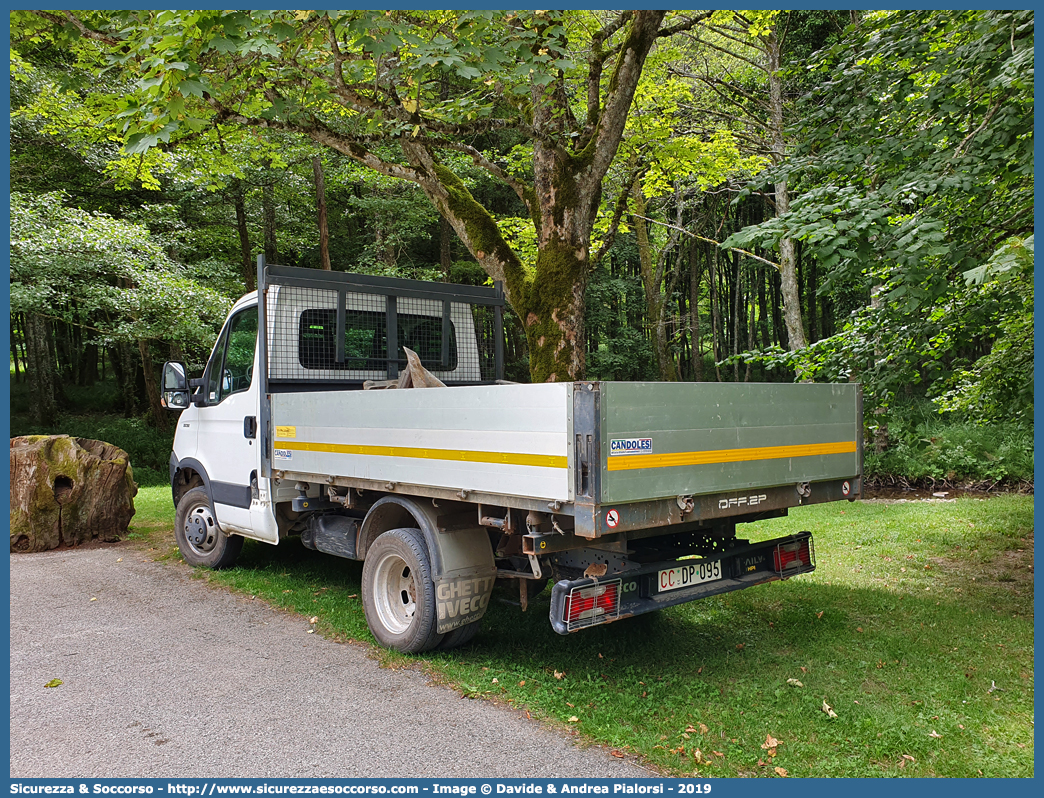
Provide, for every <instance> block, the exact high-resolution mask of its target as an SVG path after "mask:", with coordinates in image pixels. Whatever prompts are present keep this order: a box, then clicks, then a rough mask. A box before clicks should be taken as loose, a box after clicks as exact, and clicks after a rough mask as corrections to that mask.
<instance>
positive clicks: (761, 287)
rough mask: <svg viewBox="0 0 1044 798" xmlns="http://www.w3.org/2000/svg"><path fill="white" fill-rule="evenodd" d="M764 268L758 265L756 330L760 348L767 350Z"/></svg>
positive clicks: (767, 334) (767, 331)
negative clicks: (758, 332) (759, 333)
mask: <svg viewBox="0 0 1044 798" xmlns="http://www.w3.org/2000/svg"><path fill="white" fill-rule="evenodd" d="M765 279H766V275H765V266H764V264H758V329H759V330H760V332H761V348H762V349H768V348H769V344H770V341H769V329H768V302H766V299H765Z"/></svg>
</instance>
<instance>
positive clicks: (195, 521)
mask: <svg viewBox="0 0 1044 798" xmlns="http://www.w3.org/2000/svg"><path fill="white" fill-rule="evenodd" d="M174 537H175V539H176V540H177V541H178V548H179V549H180V550H181V556H182V557H184V558H185V562H187V563H188V564H189V565H203V566H206V567H207V568H228V567H230V566H231V565H233V564H234V563H235V561H236V558H237V557H238V556H239V552H240V551H242V550H243V538H242V537H241V536H239V535H226V534H225V533H224V532H222V531H221V528H220V527H219V526H218V524H217V519H216V518H215V517H214V511H213V509H212V508H211V506H210V498H209V497H208V496H207V491H206V489H205V488H193V489H192V490H190V491H186V492H185V494H184V495H183V496H182V497H181V501H179V502H178V510H177V513H176V514H175V516H174Z"/></svg>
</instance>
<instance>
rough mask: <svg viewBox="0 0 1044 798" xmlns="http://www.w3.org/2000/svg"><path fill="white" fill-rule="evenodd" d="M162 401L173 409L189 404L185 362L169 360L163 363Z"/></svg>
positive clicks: (181, 408)
mask: <svg viewBox="0 0 1044 798" xmlns="http://www.w3.org/2000/svg"><path fill="white" fill-rule="evenodd" d="M160 403H161V404H162V405H163V406H164V407H167V408H169V409H171V410H184V409H185V408H186V407H188V406H189V385H188V373H187V372H186V370H185V364H184V363H180V362H178V361H176V360H168V361H167V362H166V363H164V364H163V395H162V398H161V399H160Z"/></svg>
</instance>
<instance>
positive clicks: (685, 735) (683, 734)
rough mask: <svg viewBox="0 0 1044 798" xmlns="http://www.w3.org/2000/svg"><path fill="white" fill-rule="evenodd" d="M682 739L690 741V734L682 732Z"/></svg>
mask: <svg viewBox="0 0 1044 798" xmlns="http://www.w3.org/2000/svg"><path fill="white" fill-rule="evenodd" d="M682 737H684V738H685V739H686V740H688V739H689V735H688V734H686V733H685V732H682Z"/></svg>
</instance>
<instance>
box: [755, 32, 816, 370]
mask: <svg viewBox="0 0 1044 798" xmlns="http://www.w3.org/2000/svg"><path fill="white" fill-rule="evenodd" d="M765 45H766V48H767V50H768V82H769V127H770V128H771V131H772V133H771V135H772V162H773V163H774V164H780V163H782V162H783V159H784V158H785V157H786V144H785V142H784V139H783V76H782V73H781V71H780V66H781V65H780V49H781V48H780V42H779V38H778V37H777V36H776V33H775V31H773V32H772V33H770V34H769V35H768V37H767V38H766V41H765ZM789 212H790V193H789V191H788V189H787V181H786V180H780V181H778V182H777V183H776V215H777V216H783V215H784V214H786V213H789ZM779 276H780V290H781V292H782V294H783V318H784V320H785V322H786V325H787V341H788V344H789V349H790V350H791V351H794V350H797V349H803V348H804V347H806V346H807V345H808V343H807V341H806V339H805V330H804V328H803V327H802V324H801V286H800V285H798V280H797V257H796V254H795V251H794V239H792V238H781V239H780V241H779ZM798 376H799V378H800V376H801V375H800V374H799V375H798Z"/></svg>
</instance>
